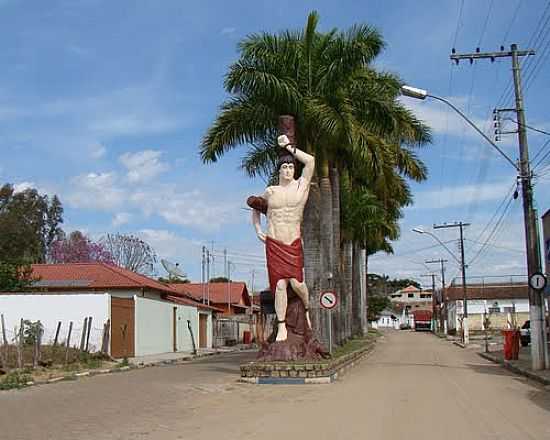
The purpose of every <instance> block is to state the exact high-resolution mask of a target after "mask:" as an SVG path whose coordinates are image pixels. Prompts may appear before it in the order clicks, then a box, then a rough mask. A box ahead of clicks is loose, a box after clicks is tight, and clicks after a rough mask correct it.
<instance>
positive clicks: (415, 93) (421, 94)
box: [401, 86, 519, 171]
mask: <svg viewBox="0 0 550 440" xmlns="http://www.w3.org/2000/svg"><path fill="white" fill-rule="evenodd" d="M401 93H402V94H403V95H405V96H408V97H409V98H415V99H420V100H422V101H423V100H425V99H426V98H428V97H429V98H432V99H436V100H437V101H441V102H444V103H445V104H447V105H448V106H449V107H451V108H452V109H453V110H454V111H455V112H457V113H458V114H459V115H460V116H462V119H464V120H465V121H466V122H467V123H468V124H470V126H471V127H472V128H473V129H474V130H475V131H477V132H478V133H479V134H480V135H481V136H482V137H483V139H485V140H486V141H487V142H489V144H491V146H492V147H493V148H494V149H496V150H497V151H498V152H499V153H500V154H501V156H502V157H504V158H505V159H506V160H507V161H508V163H510V165H512V166H513V167H514V168H515V169H516V171H519V168H518V166H517V165H516V164H515V163H514V161H513V160H512V159H510V158H509V157H508V156H507V155H506V153H504V151H502V150H501V149H500V147H499V146H498V145H497V144H495V143H494V142H493V141H492V140H491V139H490V138H488V137H487V135H486V134H485V133H483V131H481V130H480V129H479V128H478V126H477V125H475V124H474V123H473V122H472V121H470V120H469V119H468V117H467V116H466V115H465V114H464V113H462V112H461V111H460V110H459V109H458V108H457V107H455V106H454V105H453V104H452V103H451V102H450V101H447V100H446V99H445V98H441V97H440V96H435V95H430V94H429V93H428V91H427V90H424V89H417V88H416V87H411V86H401Z"/></svg>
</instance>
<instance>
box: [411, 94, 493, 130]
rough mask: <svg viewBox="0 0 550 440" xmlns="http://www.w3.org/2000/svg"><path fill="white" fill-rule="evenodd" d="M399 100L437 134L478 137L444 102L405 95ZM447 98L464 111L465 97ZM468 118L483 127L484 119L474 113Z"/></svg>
mask: <svg viewBox="0 0 550 440" xmlns="http://www.w3.org/2000/svg"><path fill="white" fill-rule="evenodd" d="M400 100H401V102H402V103H403V104H404V105H405V106H406V107H408V108H409V109H411V110H412V111H413V112H414V114H415V115H416V116H417V117H418V118H419V119H420V120H422V121H424V122H425V123H426V124H427V125H428V126H429V127H431V128H432V130H433V131H434V132H435V133H437V134H450V135H460V136H462V135H464V136H466V137H469V138H475V139H476V140H478V139H479V133H477V132H476V131H474V129H473V128H472V127H471V126H470V125H468V123H467V122H465V121H464V119H462V118H461V117H460V115H458V114H457V113H456V112H455V111H454V110H452V109H451V108H450V107H448V106H447V105H446V104H443V103H440V102H436V101H433V100H427V101H419V100H416V99H412V98H407V97H403V98H400ZM448 100H449V101H450V102H452V103H453V104H454V105H455V106H456V107H457V108H459V109H460V110H461V111H462V112H463V113H465V111H464V110H463V105H464V104H465V103H466V98H464V97H460V96H455V97H450V98H448ZM468 118H469V119H470V120H471V121H472V122H473V123H474V124H475V125H476V126H477V127H479V128H481V129H483V127H484V126H485V125H486V122H487V121H486V120H485V119H482V118H479V117H477V116H475V115H468Z"/></svg>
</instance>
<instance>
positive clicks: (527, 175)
mask: <svg viewBox="0 0 550 440" xmlns="http://www.w3.org/2000/svg"><path fill="white" fill-rule="evenodd" d="M514 79H515V92H516V112H517V113H518V121H520V124H519V125H518V135H519V156H520V160H519V164H516V163H515V162H514V161H513V160H512V159H510V158H509V157H508V156H507V155H506V154H505V153H504V152H503V151H502V150H501V149H500V148H499V147H498V145H496V144H495V143H494V142H493V141H492V140H491V139H489V138H488V137H487V135H486V134H485V133H483V131H481V130H480V129H479V128H478V127H477V126H476V125H475V124H474V123H473V122H472V121H470V119H468V117H467V116H466V115H465V114H464V113H462V112H461V111H460V110H459V109H458V108H456V107H455V106H454V105H453V104H452V103H451V102H449V101H447V100H446V99H444V98H441V97H440V96H435V95H430V94H429V93H428V92H427V91H426V90H423V89H418V88H415V87H411V86H407V85H403V86H401V93H402V94H403V95H405V96H408V97H410V98H415V99H420V100H424V99H426V98H427V97H430V98H432V99H436V100H438V101H441V102H444V103H445V104H447V105H448V106H449V107H451V108H452V109H453V110H454V111H455V112H457V113H458V114H459V115H460V116H461V117H462V118H463V119H464V120H465V121H466V122H467V123H468V124H469V125H470V126H471V127H472V128H473V129H474V130H475V131H477V132H478V133H479V134H480V135H481V137H483V139H485V140H486V141H487V142H488V143H489V144H490V145H491V146H492V147H493V148H494V149H495V150H497V151H498V152H499V154H500V155H501V156H502V157H504V159H506V161H507V162H508V163H510V165H512V166H513V167H514V169H515V170H516V172H517V173H518V175H519V179H520V180H521V187H522V198H523V221H524V225H525V245H526V254H527V274H528V277H529V278H530V277H531V276H532V275H533V274H535V273H537V272H540V262H539V257H540V255H539V253H538V246H537V244H538V241H539V238H538V233H537V223H536V221H537V220H536V214H535V210H534V209H533V187H532V183H531V170H530V165H529V152H528V148H527V134H526V132H525V115H524V112H523V97H522V95H521V91H520V89H519V87H518V83H519V67H517V65H516V64H514ZM463 249H464V248H463ZM463 269H464V265H463ZM543 304H544V302H543V301H542V296H541V293H540V292H537V291H535V290H533V289H532V288H531V287H529V317H530V320H531V362H532V368H533V370H542V369H544V368H545V366H547V365H548V346H547V344H546V331H545V324H544V323H545V319H544V308H543Z"/></svg>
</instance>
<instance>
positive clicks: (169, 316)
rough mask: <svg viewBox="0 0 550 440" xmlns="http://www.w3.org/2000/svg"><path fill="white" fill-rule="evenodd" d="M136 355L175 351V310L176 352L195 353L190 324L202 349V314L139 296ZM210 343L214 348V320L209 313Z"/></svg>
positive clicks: (137, 300) (208, 338)
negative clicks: (200, 319) (174, 321)
mask: <svg viewBox="0 0 550 440" xmlns="http://www.w3.org/2000/svg"><path fill="white" fill-rule="evenodd" d="M135 301H136V319H135V322H136V332H135V334H136V341H135V344H136V345H135V346H136V350H135V355H136V356H144V355H149V354H157V353H170V352H173V351H174V327H173V317H174V308H175V309H176V349H177V351H181V352H190V351H192V350H193V341H192V339H191V332H190V331H189V327H188V325H187V321H189V322H190V324H191V329H192V331H193V337H194V340H195V344H196V346H197V348H198V345H199V314H198V311H197V308H196V307H192V306H185V305H180V304H174V303H171V302H167V301H162V300H158V299H152V298H146V297H140V296H136V298H135ZM206 314H208V316H209V318H208V321H207V332H208V334H207V343H208V347H212V316H211V313H210V312H208V313H206Z"/></svg>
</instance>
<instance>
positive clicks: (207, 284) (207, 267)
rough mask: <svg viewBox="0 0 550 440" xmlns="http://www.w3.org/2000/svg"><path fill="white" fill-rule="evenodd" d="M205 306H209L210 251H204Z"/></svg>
mask: <svg viewBox="0 0 550 440" xmlns="http://www.w3.org/2000/svg"><path fill="white" fill-rule="evenodd" d="M206 304H208V305H210V251H209V250H208V249H206Z"/></svg>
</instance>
